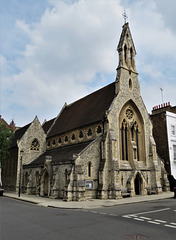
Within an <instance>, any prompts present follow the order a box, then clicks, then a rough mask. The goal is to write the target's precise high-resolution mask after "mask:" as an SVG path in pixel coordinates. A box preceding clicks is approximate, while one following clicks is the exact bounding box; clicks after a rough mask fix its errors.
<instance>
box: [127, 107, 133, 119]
mask: <svg viewBox="0 0 176 240" xmlns="http://www.w3.org/2000/svg"><path fill="white" fill-rule="evenodd" d="M126 117H127V118H128V119H132V117H133V111H132V110H131V109H130V108H128V109H127V110H126Z"/></svg>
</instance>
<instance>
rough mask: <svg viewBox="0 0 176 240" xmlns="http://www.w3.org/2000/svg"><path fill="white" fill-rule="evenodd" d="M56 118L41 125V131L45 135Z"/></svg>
mask: <svg viewBox="0 0 176 240" xmlns="http://www.w3.org/2000/svg"><path fill="white" fill-rule="evenodd" d="M55 119H56V118H53V119H51V120H49V121H46V122H45V123H44V124H43V126H42V127H43V130H44V132H45V133H47V132H48V130H49V129H50V127H51V126H52V124H53V122H54V120H55Z"/></svg>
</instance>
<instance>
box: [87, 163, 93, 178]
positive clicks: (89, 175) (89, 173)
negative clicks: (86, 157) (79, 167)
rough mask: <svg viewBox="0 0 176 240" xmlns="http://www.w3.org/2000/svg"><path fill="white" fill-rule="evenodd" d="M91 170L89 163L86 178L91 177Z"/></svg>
mask: <svg viewBox="0 0 176 240" xmlns="http://www.w3.org/2000/svg"><path fill="white" fill-rule="evenodd" d="M91 168H92V163H91V162H89V163H88V169H87V170H88V177H91V173H92V172H91Z"/></svg>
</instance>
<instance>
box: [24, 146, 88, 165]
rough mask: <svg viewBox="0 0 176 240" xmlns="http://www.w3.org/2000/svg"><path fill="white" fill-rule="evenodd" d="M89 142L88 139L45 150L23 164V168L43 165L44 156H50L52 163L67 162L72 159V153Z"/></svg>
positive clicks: (81, 148) (75, 152)
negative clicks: (26, 163) (29, 161)
mask: <svg viewBox="0 0 176 240" xmlns="http://www.w3.org/2000/svg"><path fill="white" fill-rule="evenodd" d="M90 143H91V141H88V142H84V143H79V144H73V145H69V146H63V147H59V148H56V149H51V150H47V151H46V152H44V153H43V154H41V155H40V156H39V157H37V158H36V159H35V160H33V161H32V162H31V163H29V164H28V165H24V168H25V167H36V166H43V165H44V163H45V159H46V156H51V157H52V163H53V164H58V163H59V162H69V161H71V160H72V159H73V154H79V153H80V152H81V151H82V150H83V149H84V148H86V147H87V146H88V145H89V144H90Z"/></svg>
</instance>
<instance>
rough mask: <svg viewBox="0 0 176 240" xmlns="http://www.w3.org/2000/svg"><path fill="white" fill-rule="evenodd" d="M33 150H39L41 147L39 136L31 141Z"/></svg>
mask: <svg viewBox="0 0 176 240" xmlns="http://www.w3.org/2000/svg"><path fill="white" fill-rule="evenodd" d="M30 149H31V150H34V151H39V149H40V144H39V141H38V139H37V138H35V139H34V140H33V141H32V143H31V147H30Z"/></svg>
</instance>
